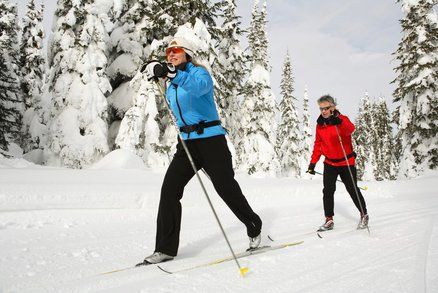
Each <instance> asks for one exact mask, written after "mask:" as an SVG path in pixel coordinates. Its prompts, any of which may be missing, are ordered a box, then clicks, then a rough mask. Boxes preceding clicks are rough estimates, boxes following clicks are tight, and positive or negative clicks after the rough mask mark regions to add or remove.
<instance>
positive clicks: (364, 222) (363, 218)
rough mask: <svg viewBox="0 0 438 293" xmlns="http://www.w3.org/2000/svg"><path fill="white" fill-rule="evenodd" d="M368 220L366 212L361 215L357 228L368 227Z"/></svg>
mask: <svg viewBox="0 0 438 293" xmlns="http://www.w3.org/2000/svg"><path fill="white" fill-rule="evenodd" d="M369 220H370V217H369V216H368V214H365V215H361V216H360V221H359V224H357V229H358V230H359V229H366V228H368V221H369Z"/></svg>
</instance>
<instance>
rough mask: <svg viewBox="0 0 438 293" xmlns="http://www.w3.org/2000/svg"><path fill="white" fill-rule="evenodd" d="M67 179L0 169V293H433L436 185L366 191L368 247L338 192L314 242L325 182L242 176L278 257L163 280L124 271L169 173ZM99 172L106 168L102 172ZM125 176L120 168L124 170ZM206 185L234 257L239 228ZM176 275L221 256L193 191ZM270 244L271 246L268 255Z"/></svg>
mask: <svg viewBox="0 0 438 293" xmlns="http://www.w3.org/2000/svg"><path fill="white" fill-rule="evenodd" d="M103 165H104V166H105V168H96V169H88V170H69V169H59V168H49V167H40V166H36V165H32V164H29V163H27V162H26V161H24V160H6V159H0V292H96V291H98V292H318V293H320V292H330V293H334V292H366V293H369V292H397V293H398V292H438V227H437V225H435V223H436V222H437V220H438V192H437V183H438V174H437V173H435V174H430V175H428V176H425V177H422V178H419V179H415V180H410V181H396V182H361V184H362V185H367V186H368V191H365V192H364V195H365V198H366V200H367V203H368V209H369V213H370V229H371V235H368V233H367V232H366V231H356V230H354V228H355V227H356V225H357V221H358V213H357V212H356V210H355V208H354V206H353V203H352V202H351V199H350V198H349V196H348V194H347V193H346V191H345V189H344V188H343V186H342V185H341V184H338V191H337V193H336V203H335V212H336V216H335V225H336V226H335V230H334V231H331V232H327V234H324V235H323V236H324V238H323V239H320V238H318V237H317V236H316V234H315V233H313V231H314V230H315V229H316V228H317V227H318V225H320V224H321V223H322V221H323V213H322V200H321V198H322V194H321V189H322V181H321V178H320V177H315V178H313V180H310V179H302V180H295V179H287V178H281V179H274V178H266V179H261V178H251V177H248V176H243V175H238V176H237V179H238V181H239V182H240V184H241V186H242V189H243V190H244V193H245V194H246V196H247V198H248V200H249V201H250V203H251V204H252V206H253V208H254V209H255V210H256V211H257V212H258V213H259V214H260V216H261V217H262V219H263V221H264V226H263V234H264V235H265V236H264V242H265V244H269V240H268V239H267V237H266V234H269V235H270V236H271V237H272V238H273V239H274V240H275V242H276V243H282V242H289V241H297V240H303V241H304V243H303V244H301V245H298V246H293V247H289V248H285V249H281V250H276V251H271V252H268V253H264V254H260V255H254V256H251V257H249V258H244V259H240V262H241V264H242V266H247V267H248V268H249V273H248V274H247V275H246V276H245V277H244V278H242V277H240V275H239V273H238V269H237V267H236V264H235V263H234V262H226V263H223V264H218V265H214V266H209V267H206V268H200V269H194V270H190V271H185V272H182V273H178V274H173V275H168V274H166V273H164V272H162V271H160V270H159V269H158V268H156V267H155V266H149V267H142V268H137V269H133V270H126V271H123V272H118V273H114V274H109V275H101V273H104V272H107V271H111V270H114V269H120V268H125V267H129V266H131V265H133V264H135V263H137V262H139V261H141V260H142V259H143V258H144V257H145V256H146V255H148V254H149V253H151V252H152V251H153V248H154V240H155V216H156V211H157V204H158V199H159V191H160V187H161V180H162V177H163V172H164V171H152V170H147V169H121V168H117V169H111V168H110V166H108V164H106V165H105V164H103ZM101 166H102V165H101ZM125 167H126V166H125ZM203 178H204V181H205V183H206V185H207V186H208V190H209V192H210V194H211V197H212V199H213V203H214V205H215V207H216V208H217V211H218V214H219V216H220V218H221V220H222V222H223V225H224V227H225V230H226V232H227V233H228V236H229V238H230V241H231V243H232V245H233V247H234V249H235V250H236V251H242V250H244V249H245V248H246V247H247V245H248V244H247V237H246V233H245V229H244V227H243V225H242V224H241V223H240V222H238V220H237V219H236V218H235V217H234V216H233V215H232V213H231V212H230V211H229V210H228V209H227V208H226V207H225V205H224V204H223V203H222V201H221V200H220V199H219V197H218V196H217V194H216V193H215V192H214V189H213V187H212V185H211V183H210V182H208V179H206V178H205V177H204V176H203ZM182 202H183V222H182V233H181V243H180V249H179V255H178V257H177V258H176V259H175V260H174V261H172V262H167V263H165V264H163V265H162V266H163V267H164V268H166V269H168V270H178V269H181V268H185V267H190V266H192V265H195V264H202V263H204V262H209V261H212V260H215V259H217V258H221V257H225V256H228V255H229V254H230V253H229V250H228V248H227V246H226V243H225V241H224V239H223V237H222V235H221V233H220V230H219V228H218V226H217V224H216V222H215V220H214V217H213V215H212V213H211V211H210V209H209V206H208V203H207V201H206V199H205V198H204V195H203V194H202V193H201V189H200V188H199V186H198V183H197V182H196V181H195V180H192V182H191V183H190V184H189V186H188V187H187V188H186V191H185V197H184V198H183V201H182ZM271 244H272V243H271Z"/></svg>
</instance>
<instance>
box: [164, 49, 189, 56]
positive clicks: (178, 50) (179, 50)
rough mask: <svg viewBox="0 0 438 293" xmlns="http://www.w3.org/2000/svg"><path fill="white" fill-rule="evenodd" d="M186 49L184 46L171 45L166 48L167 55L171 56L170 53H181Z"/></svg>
mask: <svg viewBox="0 0 438 293" xmlns="http://www.w3.org/2000/svg"><path fill="white" fill-rule="evenodd" d="M184 52H185V51H184V49H183V48H182V47H170V48H167V49H166V56H169V54H170V53H173V54H180V53H184Z"/></svg>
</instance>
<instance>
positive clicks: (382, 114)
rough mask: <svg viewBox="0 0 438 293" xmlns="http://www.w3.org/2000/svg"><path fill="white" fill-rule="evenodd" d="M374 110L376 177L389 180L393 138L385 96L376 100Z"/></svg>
mask: <svg viewBox="0 0 438 293" xmlns="http://www.w3.org/2000/svg"><path fill="white" fill-rule="evenodd" d="M373 112H374V113H373V121H374V123H373V132H374V139H373V149H374V150H373V151H374V159H375V162H376V165H375V169H374V178H375V179H376V180H383V179H387V180H389V179H390V178H391V161H392V153H391V152H392V146H393V139H392V127H391V124H390V123H391V120H390V117H389V111H388V106H387V105H386V101H385V100H384V99H383V98H380V99H379V100H378V101H377V102H375V104H374V111H373Z"/></svg>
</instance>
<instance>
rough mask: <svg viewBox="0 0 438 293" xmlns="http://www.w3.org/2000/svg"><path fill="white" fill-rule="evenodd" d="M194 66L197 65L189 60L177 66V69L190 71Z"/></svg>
mask: <svg viewBox="0 0 438 293" xmlns="http://www.w3.org/2000/svg"><path fill="white" fill-rule="evenodd" d="M194 66H195V65H193V63H192V62H190V61H187V62H184V63H181V64H179V65H178V66H176V69H178V70H181V71H190V69H191V68H192V67H194Z"/></svg>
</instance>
